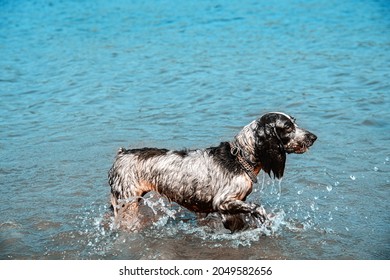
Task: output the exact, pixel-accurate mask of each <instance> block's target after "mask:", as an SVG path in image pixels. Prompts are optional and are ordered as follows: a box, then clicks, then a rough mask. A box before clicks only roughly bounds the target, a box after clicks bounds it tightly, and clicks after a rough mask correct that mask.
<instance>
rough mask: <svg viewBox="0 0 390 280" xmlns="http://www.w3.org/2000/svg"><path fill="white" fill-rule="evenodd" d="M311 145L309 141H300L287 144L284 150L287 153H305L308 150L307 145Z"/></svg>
mask: <svg viewBox="0 0 390 280" xmlns="http://www.w3.org/2000/svg"><path fill="white" fill-rule="evenodd" d="M311 145H313V143H312V142H310V143H301V144H300V145H295V146H292V147H291V146H287V147H285V151H286V153H288V154H303V153H306V152H307V151H308V150H309V147H310V146H311Z"/></svg>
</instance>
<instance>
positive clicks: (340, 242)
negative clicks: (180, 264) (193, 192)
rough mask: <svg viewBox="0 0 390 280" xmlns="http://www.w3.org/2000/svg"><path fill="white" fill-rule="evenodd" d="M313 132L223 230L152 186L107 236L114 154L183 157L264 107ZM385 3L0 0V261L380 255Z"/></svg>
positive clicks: (387, 210) (387, 131)
mask: <svg viewBox="0 0 390 280" xmlns="http://www.w3.org/2000/svg"><path fill="white" fill-rule="evenodd" d="M273 111H277V112H285V113H287V114H289V115H292V116H294V117H295V118H296V120H297V123H298V125H299V126H300V127H303V128H305V129H308V130H310V131H311V132H313V133H315V134H316V135H317V136H318V139H317V141H316V142H315V144H314V145H313V146H312V147H311V148H310V150H309V151H308V152H307V153H305V154H299V155H298V154H290V155H288V157H287V163H286V170H285V175H284V177H283V179H282V180H276V179H274V178H271V177H269V176H268V175H267V174H264V173H263V172H261V173H260V174H259V177H258V183H257V184H255V185H254V190H253V192H252V194H251V195H249V196H248V198H247V200H248V201H249V202H253V203H257V204H261V205H263V206H264V208H265V209H266V211H267V212H268V213H272V215H273V217H274V218H273V222H272V225H271V226H270V228H269V227H268V228H264V227H258V228H251V229H248V230H246V231H242V232H237V233H233V234H232V233H230V232H228V231H226V230H225V229H224V228H223V227H222V228H221V227H218V226H215V227H213V226H210V225H208V224H206V225H204V224H202V223H199V221H198V220H197V218H196V216H195V215H194V214H193V213H191V212H189V211H187V210H185V209H183V208H182V207H180V206H178V205H176V204H174V203H172V202H170V201H167V200H166V199H164V197H161V196H159V195H158V194H156V193H151V194H149V195H148V196H147V197H145V199H144V200H143V204H142V209H143V210H142V211H144V213H145V214H144V215H145V217H147V219H146V220H147V221H148V223H146V225H145V227H144V228H142V229H140V230H139V231H136V232H128V231H124V230H120V229H117V228H116V227H115V225H114V223H113V214H112V211H111V209H110V200H109V196H110V187H109V185H108V180H107V173H108V170H109V169H110V167H111V165H112V163H113V161H114V157H115V154H116V151H117V150H118V148H120V147H127V148H142V147H156V148H167V149H179V150H181V149H197V148H207V147H211V146H216V145H219V143H220V142H222V141H230V140H232V139H233V137H234V136H235V135H236V134H237V133H238V132H239V131H240V129H241V128H242V127H243V126H245V125H246V124H248V123H250V122H251V121H253V120H254V119H257V118H259V117H260V116H261V115H262V114H264V113H267V112H273ZM389 140H390V2H389V1H387V0H345V1H337V0H317V1H314V0H313V1H311V0H293V1H280V0H277V1H276V0H267V1H265V0H240V1H236V0H232V1H222V0H214V1H206V0H187V1H175V0H150V1H143V0H142V1H141V0H132V1H126V0H116V1H106V0H77V1H76V0H62V1H60V0H58V1H56V0H14V1H7V0H2V1H0V213H1V215H0V259H2V260H8V259H14V260H15V259H16V260H25V259H27V260H48V259H50V260H62V259H65V260H112V259H113V260H163V259H170V260H188V259H207V260H208V259H210V260H215V259H233V260H249V259H250V260H381V259H384V260H389V259H390V141H389Z"/></svg>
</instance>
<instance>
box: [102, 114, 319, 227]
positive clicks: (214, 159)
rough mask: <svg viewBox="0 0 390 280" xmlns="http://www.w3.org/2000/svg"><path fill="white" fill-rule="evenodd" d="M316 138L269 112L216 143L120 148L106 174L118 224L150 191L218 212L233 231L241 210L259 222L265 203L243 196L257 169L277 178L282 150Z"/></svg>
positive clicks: (126, 221)
mask: <svg viewBox="0 0 390 280" xmlns="http://www.w3.org/2000/svg"><path fill="white" fill-rule="evenodd" d="M316 139H317V137H316V136H315V135H314V134H313V133H311V132H309V131H307V130H305V129H302V128H300V127H298V126H297V124H296V122H295V119H294V118H292V117H291V116H289V115H286V114H284V113H278V112H274V113H267V114H265V115H263V116H262V117H260V118H259V119H257V120H254V121H252V122H251V123H250V124H248V125H246V126H245V127H244V128H243V129H242V130H241V131H240V132H239V133H238V134H237V135H236V136H235V137H234V139H233V140H232V141H230V142H222V143H221V144H220V145H219V146H217V147H210V148H207V149H198V150H180V151H174V150H167V149H158V148H142V149H124V148H121V149H119V151H118V153H117V155H116V158H115V162H114V164H113V166H112V168H111V169H110V171H109V175H108V177H109V184H110V186H111V205H112V208H113V210H114V215H115V220H116V223H117V226H118V227H123V228H128V229H131V228H132V226H133V225H132V222H131V220H132V219H133V218H134V215H137V212H138V206H139V205H138V204H139V200H140V199H141V198H142V197H143V196H144V195H145V194H146V193H148V192H150V191H155V192H158V193H160V194H162V195H164V196H166V197H167V198H168V199H169V200H171V201H174V202H176V203H178V204H179V205H182V206H184V207H186V208H187V209H189V210H191V211H193V212H196V213H199V214H202V215H207V214H208V213H213V212H217V213H219V214H220V215H221V217H222V223H223V225H224V226H225V228H227V229H230V230H231V231H232V232H235V231H237V230H242V229H245V227H246V221H245V218H244V215H243V214H245V215H250V216H252V217H254V218H256V219H258V220H259V221H260V222H261V223H264V222H265V221H266V219H267V214H266V211H265V210H264V208H263V207H262V206H260V205H257V204H254V203H248V202H246V201H245V200H246V198H247V196H248V195H249V194H250V193H251V191H252V187H253V184H254V183H256V182H257V175H258V174H259V172H260V170H264V171H265V172H266V173H268V174H269V175H270V176H271V175H273V176H274V177H276V178H281V177H282V176H283V172H284V168H285V162H286V154H289V153H296V154H301V153H304V152H306V151H307V150H308V148H309V147H310V146H311V145H313V143H314V141H315V140H316Z"/></svg>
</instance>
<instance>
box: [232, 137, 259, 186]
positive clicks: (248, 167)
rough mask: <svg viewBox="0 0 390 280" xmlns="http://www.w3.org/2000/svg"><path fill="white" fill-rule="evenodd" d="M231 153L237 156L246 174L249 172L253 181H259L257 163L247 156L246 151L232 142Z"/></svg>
mask: <svg viewBox="0 0 390 280" xmlns="http://www.w3.org/2000/svg"><path fill="white" fill-rule="evenodd" d="M230 153H231V154H232V155H233V156H235V157H237V159H238V162H239V163H240V164H241V166H242V168H243V169H244V171H245V172H246V174H248V176H249V178H250V179H251V181H252V182H253V183H257V176H256V174H255V173H254V166H255V164H254V163H253V162H252V161H250V160H249V159H247V158H246V157H245V155H244V151H243V150H242V149H241V148H239V147H237V146H236V145H235V144H234V143H230Z"/></svg>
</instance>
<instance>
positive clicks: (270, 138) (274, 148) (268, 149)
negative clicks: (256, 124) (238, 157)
mask: <svg viewBox="0 0 390 280" xmlns="http://www.w3.org/2000/svg"><path fill="white" fill-rule="evenodd" d="M257 136H258V139H257V141H256V142H257V151H258V155H257V156H258V158H259V159H260V162H261V164H262V168H263V170H264V171H265V172H266V173H268V175H269V176H270V177H271V171H272V173H273V174H274V178H275V177H276V178H278V179H280V178H282V177H283V173H284V167H285V164H286V152H285V150H284V147H283V144H282V143H281V140H280V137H279V136H278V134H277V132H276V129H275V127H272V126H271V125H269V124H263V125H262V126H261V127H260V128H259V130H258V134H257Z"/></svg>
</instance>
